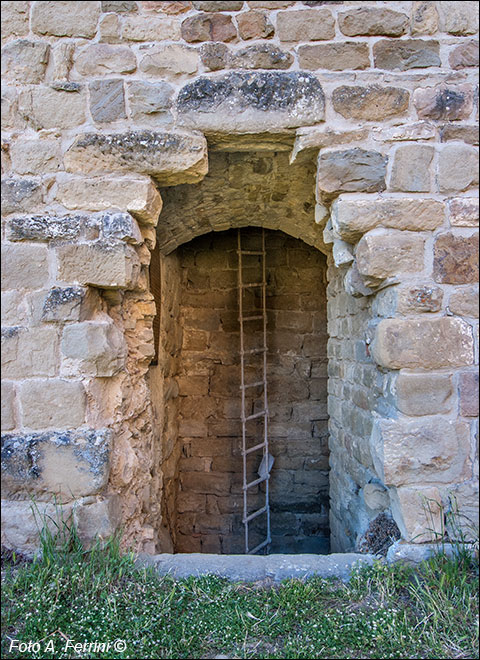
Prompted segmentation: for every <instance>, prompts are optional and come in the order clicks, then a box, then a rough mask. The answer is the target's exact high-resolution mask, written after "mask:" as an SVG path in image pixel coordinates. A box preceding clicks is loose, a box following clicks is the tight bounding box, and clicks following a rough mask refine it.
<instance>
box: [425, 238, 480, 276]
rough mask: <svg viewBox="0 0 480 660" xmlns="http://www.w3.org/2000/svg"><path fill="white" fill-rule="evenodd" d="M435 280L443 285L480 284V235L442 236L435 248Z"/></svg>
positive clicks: (436, 242) (436, 241) (437, 239)
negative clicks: (479, 273)
mask: <svg viewBox="0 0 480 660" xmlns="http://www.w3.org/2000/svg"><path fill="white" fill-rule="evenodd" d="M433 279H434V280H435V282H441V283H443V284H475V282H478V233H477V234H474V235H473V236H470V237H469V238H465V237H463V236H455V235H454V234H450V233H448V234H440V235H439V236H437V238H436V240H435V243H434V247H433Z"/></svg>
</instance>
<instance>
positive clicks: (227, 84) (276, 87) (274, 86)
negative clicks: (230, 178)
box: [177, 71, 325, 133]
mask: <svg viewBox="0 0 480 660" xmlns="http://www.w3.org/2000/svg"><path fill="white" fill-rule="evenodd" d="M177 111H178V121H179V123H180V124H183V125H187V126H191V127H193V128H197V129H200V130H212V129H214V130H218V131H219V132H227V133H239V132H240V133H242V132H258V131H269V130H271V129H276V131H278V130H280V129H281V128H288V127H290V128H291V127H296V126H300V125H311V124H315V123H317V122H318V121H321V120H322V119H323V117H324V112H325V97H324V94H323V90H322V88H321V85H320V83H319V82H318V80H317V79H316V78H315V77H314V76H313V75H312V74H309V73H305V72H298V71H255V72H243V71H235V72H231V73H224V74H219V75H217V76H216V77H215V78H206V77H204V76H201V77H199V78H197V79H196V80H195V81H194V82H191V83H188V84H187V85H185V86H184V87H183V88H182V89H181V90H180V92H179V95H178V99H177Z"/></svg>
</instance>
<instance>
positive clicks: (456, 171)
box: [437, 144, 478, 193]
mask: <svg viewBox="0 0 480 660" xmlns="http://www.w3.org/2000/svg"><path fill="white" fill-rule="evenodd" d="M437 181H438V187H439V190H440V191H441V192H446V193H456V192H460V191H462V190H467V189H468V188H470V187H474V186H477V185H478V150H476V149H475V147H470V146H469V145H467V144H448V145H446V146H445V147H444V148H443V149H442V150H441V151H440V154H439V159H438V175H437Z"/></svg>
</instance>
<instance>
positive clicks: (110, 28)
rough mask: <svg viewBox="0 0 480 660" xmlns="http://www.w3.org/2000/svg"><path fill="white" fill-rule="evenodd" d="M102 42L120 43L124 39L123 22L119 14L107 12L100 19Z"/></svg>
mask: <svg viewBox="0 0 480 660" xmlns="http://www.w3.org/2000/svg"><path fill="white" fill-rule="evenodd" d="M99 32H100V39H99V41H100V42H105V43H107V44H118V43H120V42H121V41H122V37H121V34H120V32H121V22H120V18H119V17H118V14H106V16H102V18H101V19H100V26H99Z"/></svg>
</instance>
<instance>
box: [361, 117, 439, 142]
mask: <svg viewBox="0 0 480 660" xmlns="http://www.w3.org/2000/svg"><path fill="white" fill-rule="evenodd" d="M435 135H436V127H435V126H434V125H433V124H432V123H430V122H428V121H417V122H414V123H413V124H402V125H401V126H387V127H386V128H374V129H373V130H372V137H373V139H374V140H376V141H378V142H399V141H407V140H430V139H431V138H434V137H435Z"/></svg>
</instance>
